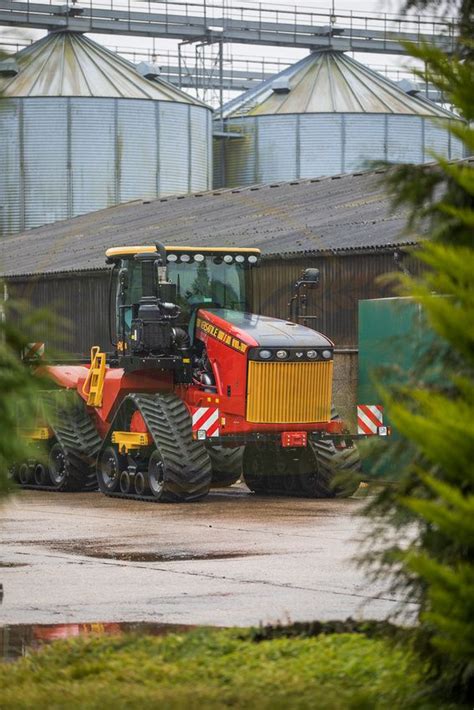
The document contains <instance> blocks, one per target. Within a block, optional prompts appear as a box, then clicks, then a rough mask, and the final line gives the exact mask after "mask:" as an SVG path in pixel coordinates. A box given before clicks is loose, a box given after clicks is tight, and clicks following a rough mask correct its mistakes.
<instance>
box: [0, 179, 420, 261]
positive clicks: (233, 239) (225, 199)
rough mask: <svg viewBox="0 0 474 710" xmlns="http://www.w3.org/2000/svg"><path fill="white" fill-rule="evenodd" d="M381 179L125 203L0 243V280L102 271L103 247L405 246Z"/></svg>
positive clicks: (274, 249) (399, 217)
mask: <svg viewBox="0 0 474 710" xmlns="http://www.w3.org/2000/svg"><path fill="white" fill-rule="evenodd" d="M404 226H405V216H404V214H403V213H402V212H401V211H400V210H399V211H398V212H397V213H395V214H391V213H390V210H389V201H388V198H387V196H386V194H385V193H384V190H383V187H382V185H381V182H380V175H378V174H376V173H374V172H371V173H359V174H354V175H344V176H340V177H333V178H324V179H314V180H302V181H297V182H291V183H281V184H272V185H264V186H260V187H257V186H255V187H248V188H241V189H234V190H220V191H214V192H207V193H195V194H193V195H190V196H186V197H170V198H160V199H156V200H152V201H149V202H148V201H147V202H143V201H136V202H129V203H127V204H124V205H119V206H117V207H111V208H109V209H106V210H100V211H98V212H93V213H90V214H86V215H83V216H80V217H76V218H74V219H70V220H66V221H62V222H56V223H55V224H51V225H47V226H44V227H40V228H38V229H33V230H29V231H27V232H23V233H22V234H18V235H15V236H12V237H9V238H5V239H3V240H0V267H1V271H2V272H3V274H4V275H13V274H26V273H49V272H55V271H78V270H87V269H96V268H103V266H104V252H105V250H106V249H107V248H108V247H112V246H122V245H134V244H140V243H142V244H150V243H153V242H154V241H155V240H159V241H161V242H164V243H166V244H170V245H173V244H174V245H180V244H183V245H188V244H189V245H194V246H227V245H228V246H229V247H230V246H239V247H246V246H249V247H250V246H252V247H259V248H260V249H261V250H262V251H263V253H264V254H281V255H285V254H291V253H293V252H298V253H302V252H303V253H304V252H308V253H309V252H311V253H318V252H324V251H327V250H353V249H364V250H365V249H371V248H377V247H387V246H389V245H393V244H394V243H406V242H407V240H408V239H409V237H406V236H405V237H403V236H401V233H402V230H403V228H404Z"/></svg>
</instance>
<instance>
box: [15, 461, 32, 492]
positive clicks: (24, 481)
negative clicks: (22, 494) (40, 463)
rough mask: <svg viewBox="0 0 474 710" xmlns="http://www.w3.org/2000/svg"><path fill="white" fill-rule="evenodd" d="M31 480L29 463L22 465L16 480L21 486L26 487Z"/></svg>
mask: <svg viewBox="0 0 474 710" xmlns="http://www.w3.org/2000/svg"><path fill="white" fill-rule="evenodd" d="M32 478H33V467H32V466H30V464H29V463H27V462H25V463H22V464H21V466H20V468H19V471H18V480H19V481H20V483H21V485H22V486H27V485H28V484H29V483H31V479H32Z"/></svg>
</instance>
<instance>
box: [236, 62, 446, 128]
mask: <svg viewBox="0 0 474 710" xmlns="http://www.w3.org/2000/svg"><path fill="white" fill-rule="evenodd" d="M295 113H296V114H301V113H377V114H379V113H382V114H411V115H416V116H439V117H440V118H441V117H442V118H446V117H451V118H458V117H457V116H455V115H454V114H452V113H450V112H448V111H445V110H444V109H441V108H440V107H438V106H436V105H435V104H433V103H432V102H430V101H427V100H425V99H422V98H416V97H414V96H410V95H409V94H407V93H405V92H404V91H403V90H402V89H401V88H400V87H399V86H397V84H395V83H393V82H392V81H390V80H389V79H386V78H385V77H384V76H382V75H381V74H378V73H377V72H375V71H372V70H371V69H369V68H368V67H366V66H364V65H363V64H361V63H360V62H357V61H356V60H355V59H351V58H350V57H348V56H347V55H346V54H344V53H343V52H337V51H334V50H324V51H318V52H313V53H312V54H310V55H308V56H307V57H304V58H303V59H301V60H300V61H299V62H297V63H296V64H293V65H292V66H290V67H288V68H287V69H284V70H283V71H282V72H280V73H279V74H276V75H275V76H274V77H272V78H271V79H267V80H266V81H264V82H262V83H261V84H259V85H258V86H257V87H255V88H254V89H250V90H249V91H247V92H245V93H244V94H242V95H241V96H239V97H237V98H236V99H233V100H232V101H229V102H228V103H227V104H226V105H225V106H224V110H223V114H224V117H226V118H230V117H233V116H260V115H275V114H295Z"/></svg>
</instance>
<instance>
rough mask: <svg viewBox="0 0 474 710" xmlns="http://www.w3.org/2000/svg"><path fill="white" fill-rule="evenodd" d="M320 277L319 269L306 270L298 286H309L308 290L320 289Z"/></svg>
mask: <svg viewBox="0 0 474 710" xmlns="http://www.w3.org/2000/svg"><path fill="white" fill-rule="evenodd" d="M319 276H320V274H319V269H305V270H304V271H303V273H302V274H301V276H300V278H299V281H298V285H299V286H307V288H318V286H319Z"/></svg>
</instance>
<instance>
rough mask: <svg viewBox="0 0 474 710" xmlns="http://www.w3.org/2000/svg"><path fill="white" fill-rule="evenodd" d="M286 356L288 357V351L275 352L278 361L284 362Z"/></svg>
mask: <svg viewBox="0 0 474 710" xmlns="http://www.w3.org/2000/svg"><path fill="white" fill-rule="evenodd" d="M288 355H289V353H288V350H277V351H276V356H277V358H278V359H279V360H286V358H287V357H288Z"/></svg>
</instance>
